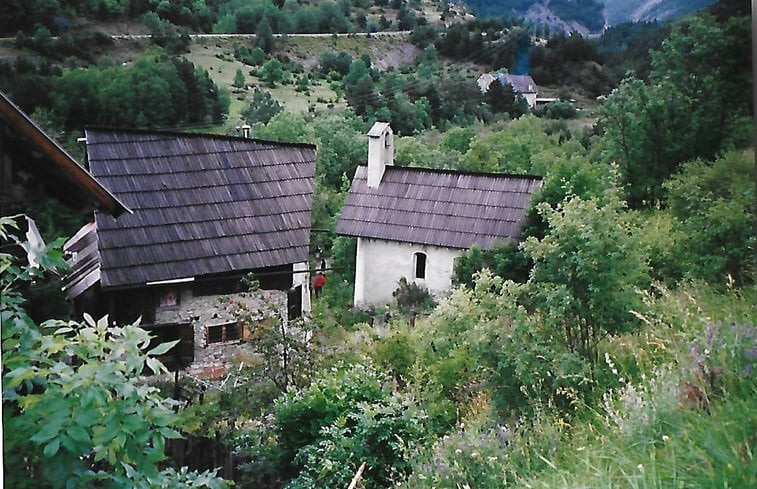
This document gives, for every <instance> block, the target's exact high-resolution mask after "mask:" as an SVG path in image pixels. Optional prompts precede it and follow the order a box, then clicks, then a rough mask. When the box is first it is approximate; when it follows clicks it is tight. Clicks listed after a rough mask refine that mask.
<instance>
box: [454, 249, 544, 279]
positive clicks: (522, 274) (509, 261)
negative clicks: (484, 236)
mask: <svg viewBox="0 0 757 489" xmlns="http://www.w3.org/2000/svg"><path fill="white" fill-rule="evenodd" d="M531 265H532V263H531V260H530V259H529V258H528V256H527V255H526V254H525V253H524V252H523V251H522V250H521V249H520V248H519V247H518V245H517V244H515V243H509V244H498V245H496V246H494V247H493V248H492V249H489V250H482V249H481V248H479V247H477V246H474V247H472V248H471V249H469V250H468V251H466V252H464V253H462V254H461V255H460V256H459V257H458V258H457V260H455V268H454V276H453V278H452V281H453V283H455V284H464V285H466V286H468V287H472V286H473V284H474V280H475V276H476V273H478V272H480V271H481V270H483V269H484V268H487V269H489V270H490V271H491V272H492V273H493V274H494V275H497V276H499V277H502V278H504V279H507V280H512V281H514V282H521V283H522V282H525V281H526V280H528V274H529V271H530V270H531Z"/></svg>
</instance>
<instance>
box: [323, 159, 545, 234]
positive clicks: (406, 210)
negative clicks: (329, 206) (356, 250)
mask: <svg viewBox="0 0 757 489" xmlns="http://www.w3.org/2000/svg"><path fill="white" fill-rule="evenodd" d="M366 174H367V168H366V167H364V166H361V167H358V169H357V171H356V172H355V178H354V179H353V181H352V186H351V187H350V191H349V194H348V195H347V199H346V201H345V204H344V209H343V210H342V215H341V218H340V219H339V224H338V226H337V233H339V234H343V235H348V236H355V237H363V238H373V239H383V240H390V241H398V242H407V243H419V244H428V245H434V246H441V247H448V248H457V249H467V248H470V247H471V246H474V245H477V246H480V247H482V248H491V247H492V246H494V245H495V244H496V243H500V242H503V241H507V240H508V239H518V238H520V228H521V221H522V219H523V216H524V214H525V211H526V208H527V206H528V203H529V202H530V199H531V196H532V195H533V194H534V193H535V192H536V191H537V190H538V189H539V188H540V187H541V179H540V178H538V177H530V176H519V175H504V174H501V175H498V174H483V173H466V172H454V171H444V170H431V169H422V168H399V167H387V168H386V171H385V173H384V177H383V180H382V182H381V185H380V186H379V187H378V188H376V189H371V188H369V187H368V185H367V182H366Z"/></svg>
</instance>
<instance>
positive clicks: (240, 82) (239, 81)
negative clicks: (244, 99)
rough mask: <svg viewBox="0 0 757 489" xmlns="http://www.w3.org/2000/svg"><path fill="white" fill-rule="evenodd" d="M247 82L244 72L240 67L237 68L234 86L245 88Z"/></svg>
mask: <svg viewBox="0 0 757 489" xmlns="http://www.w3.org/2000/svg"><path fill="white" fill-rule="evenodd" d="M245 83H246V82H245V79H244V73H242V70H241V69H240V68H237V72H236V73H235V74H234V81H233V82H232V86H234V87H236V88H244V86H245Z"/></svg>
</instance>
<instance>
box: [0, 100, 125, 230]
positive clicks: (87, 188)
mask: <svg viewBox="0 0 757 489" xmlns="http://www.w3.org/2000/svg"><path fill="white" fill-rule="evenodd" d="M47 197H49V198H52V199H55V200H57V201H58V202H60V203H61V204H62V205H63V206H65V207H67V208H69V209H71V210H73V211H75V212H77V213H79V214H80V215H81V216H82V222H86V220H87V219H88V216H89V215H90V214H91V211H92V210H93V209H100V210H102V211H104V212H107V213H109V214H110V215H112V216H119V215H121V214H123V213H124V212H126V211H127V210H128V209H127V208H126V206H125V205H124V204H123V203H122V202H121V201H120V200H119V199H118V198H117V197H116V196H114V195H113V194H112V193H110V192H109V191H108V190H107V189H106V188H105V187H103V186H102V185H101V184H100V183H99V182H98V181H97V180H95V179H94V178H93V177H92V175H90V174H89V172H88V171H87V170H86V169H85V168H84V167H83V166H81V165H79V163H78V162H77V161H76V160H75V159H74V158H72V157H71V156H70V155H69V154H68V153H67V152H66V150H64V149H63V148H62V147H61V146H60V145H59V144H58V143H57V142H55V141H54V140H53V139H52V138H50V136H48V135H47V134H46V133H45V131H44V130H42V128H40V127H39V126H38V125H37V124H36V123H35V122H34V121H33V120H31V118H29V116H28V115H26V113H24V111H22V110H21V109H20V108H19V107H18V106H17V105H15V104H14V103H13V102H12V101H11V100H10V99H9V98H8V97H7V96H6V95H5V94H4V93H3V92H0V208H1V209H2V214H3V215H13V214H18V213H23V212H27V210H28V208H29V207H30V206H32V205H35V204H38V203H39V202H40V201H41V200H42V199H44V198H47ZM31 217H34V216H31ZM53 237H55V236H53Z"/></svg>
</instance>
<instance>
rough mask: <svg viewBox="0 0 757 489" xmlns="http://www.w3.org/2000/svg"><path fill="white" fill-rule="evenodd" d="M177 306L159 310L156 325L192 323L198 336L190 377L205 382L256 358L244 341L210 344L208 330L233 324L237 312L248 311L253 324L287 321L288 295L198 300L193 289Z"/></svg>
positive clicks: (239, 295) (265, 293)
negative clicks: (256, 322) (243, 309)
mask: <svg viewBox="0 0 757 489" xmlns="http://www.w3.org/2000/svg"><path fill="white" fill-rule="evenodd" d="M177 294H178V301H177V304H176V305H175V306H167V307H157V308H156V311H155V323H156V324H170V323H191V325H192V328H193V332H194V362H193V363H192V364H191V365H190V366H189V367H188V368H187V369H186V373H187V374H189V375H192V376H196V377H201V378H217V377H221V376H223V375H224V374H225V373H226V371H227V370H228V369H229V368H230V367H234V366H237V365H238V364H239V363H240V361H241V362H243V361H245V359H250V358H252V357H254V355H255V352H254V350H253V349H252V347H251V346H250V345H249V344H247V343H246V342H245V341H243V340H233V341H227V342H224V343H211V344H207V339H206V338H207V335H206V331H207V327H209V326H216V325H222V324H227V323H231V322H233V321H235V320H236V318H235V316H234V312H235V311H236V310H238V309H239V307H240V306H242V307H244V308H245V309H246V311H247V313H248V314H249V316H250V318H251V319H252V320H253V321H265V320H270V319H271V318H280V319H281V320H285V319H286V303H287V296H286V292H284V291H279V290H257V291H254V292H243V293H237V294H227V295H203V296H197V297H195V296H194V295H193V294H192V290H191V288H183V289H179V290H177Z"/></svg>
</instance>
